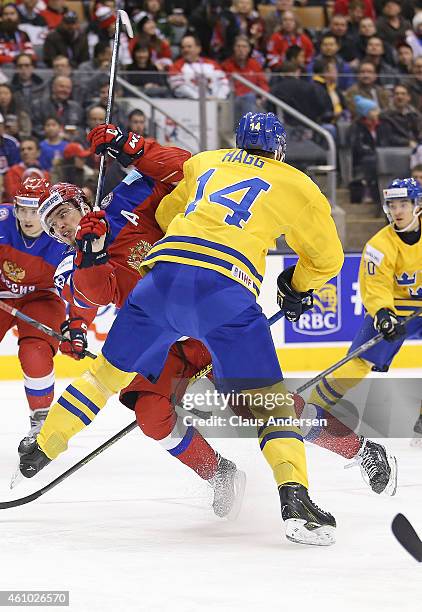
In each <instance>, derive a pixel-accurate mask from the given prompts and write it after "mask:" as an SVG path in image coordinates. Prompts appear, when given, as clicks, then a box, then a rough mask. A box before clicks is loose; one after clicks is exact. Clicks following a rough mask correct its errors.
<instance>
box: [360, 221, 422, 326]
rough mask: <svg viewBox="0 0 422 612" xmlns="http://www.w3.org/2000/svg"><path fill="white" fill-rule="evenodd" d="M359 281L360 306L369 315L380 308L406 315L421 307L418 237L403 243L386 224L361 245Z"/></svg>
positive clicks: (421, 247)
mask: <svg viewBox="0 0 422 612" xmlns="http://www.w3.org/2000/svg"><path fill="white" fill-rule="evenodd" d="M359 283H360V291H361V295H362V301H363V305H364V306H365V308H366V310H367V311H368V312H369V314H370V315H371V316H372V317H373V316H375V313H376V312H377V311H378V310H379V309H380V308H390V309H391V310H392V311H393V312H395V313H396V314H399V315H402V316H407V315H409V314H412V312H414V311H415V310H416V309H417V308H421V307H422V237H421V238H419V240H418V242H417V243H416V244H406V243H405V242H403V240H401V238H400V237H399V235H398V234H397V232H395V231H394V228H393V227H392V226H391V225H389V226H387V227H383V228H382V230H380V231H379V232H377V233H376V234H375V236H373V237H372V238H371V239H370V240H369V241H368V242H367V244H366V245H365V248H364V251H363V255H362V259H361V263H360V269H359Z"/></svg>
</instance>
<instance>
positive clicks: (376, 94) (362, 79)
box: [344, 61, 390, 118]
mask: <svg viewBox="0 0 422 612" xmlns="http://www.w3.org/2000/svg"><path fill="white" fill-rule="evenodd" d="M376 80H377V73H376V71H375V66H374V64H373V63H372V62H366V61H363V62H361V63H360V65H359V69H358V74H357V81H356V83H355V84H354V85H352V86H351V87H349V89H347V91H345V93H344V96H345V102H346V106H347V108H348V109H349V111H350V112H351V114H352V117H353V118H356V116H357V112H356V107H355V96H359V97H362V98H367V99H368V100H373V101H374V102H375V103H376V105H377V107H378V108H379V109H380V110H386V109H387V108H388V106H389V103H390V95H389V93H388V91H387V90H386V89H384V88H383V87H381V85H377V83H376Z"/></svg>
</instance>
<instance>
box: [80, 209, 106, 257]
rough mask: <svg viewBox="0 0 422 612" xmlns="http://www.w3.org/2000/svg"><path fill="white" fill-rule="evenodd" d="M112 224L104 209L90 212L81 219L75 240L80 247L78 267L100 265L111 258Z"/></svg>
mask: <svg viewBox="0 0 422 612" xmlns="http://www.w3.org/2000/svg"><path fill="white" fill-rule="evenodd" d="M109 237H110V226H109V224H108V223H107V220H106V215H105V212H104V210H98V211H95V212H89V213H88V214H86V215H84V216H83V217H82V219H81V220H80V223H79V226H78V229H77V230H76V235H75V242H76V246H77V248H78V250H77V253H76V258H75V264H76V266H77V267H78V268H90V267H91V266H100V265H101V264H105V263H106V262H107V261H108V260H109V257H110V256H109V254H108V252H107V246H108V239H109Z"/></svg>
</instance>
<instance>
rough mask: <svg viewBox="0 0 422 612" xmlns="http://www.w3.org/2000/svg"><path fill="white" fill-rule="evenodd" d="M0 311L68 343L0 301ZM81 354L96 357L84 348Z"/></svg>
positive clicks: (38, 322)
mask: <svg viewBox="0 0 422 612" xmlns="http://www.w3.org/2000/svg"><path fill="white" fill-rule="evenodd" d="M0 310H4V311H5V312H7V313H9V314H10V315H12V317H16V318H17V319H21V321H25V323H28V325H32V327H35V328H36V329H39V330H40V331H42V332H44V333H45V334H47V336H51V337H52V338H56V340H60V342H69V338H67V337H66V336H64V335H63V334H59V333H58V332H56V331H54V329H52V328H51V327H48V325H44V323H40V321H36V320H35V319H32V318H31V317H28V315H26V314H24V313H23V312H20V310H17V309H16V308H13V307H12V306H9V304H6V302H2V301H1V300H0ZM83 352H84V355H83V356H84V357H91V359H97V355H94V353H91V352H90V351H88V350H87V349H86V348H84V351H83Z"/></svg>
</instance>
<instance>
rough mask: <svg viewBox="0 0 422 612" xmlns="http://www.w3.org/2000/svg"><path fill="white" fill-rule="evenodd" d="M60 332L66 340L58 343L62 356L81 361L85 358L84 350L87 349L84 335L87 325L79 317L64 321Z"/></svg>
mask: <svg viewBox="0 0 422 612" xmlns="http://www.w3.org/2000/svg"><path fill="white" fill-rule="evenodd" d="M60 331H61V333H62V335H63V336H64V337H65V338H66V340H63V341H62V342H61V343H60V350H61V352H62V353H63V354H64V355H68V356H69V357H73V359H77V360H78V361H79V359H83V358H84V357H85V349H87V348H88V341H87V338H86V334H87V331H88V325H87V324H86V323H85V321H84V320H83V319H81V318H80V317H74V318H73V319H72V318H71V319H66V321H65V322H64V323H62V324H61V325H60Z"/></svg>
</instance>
